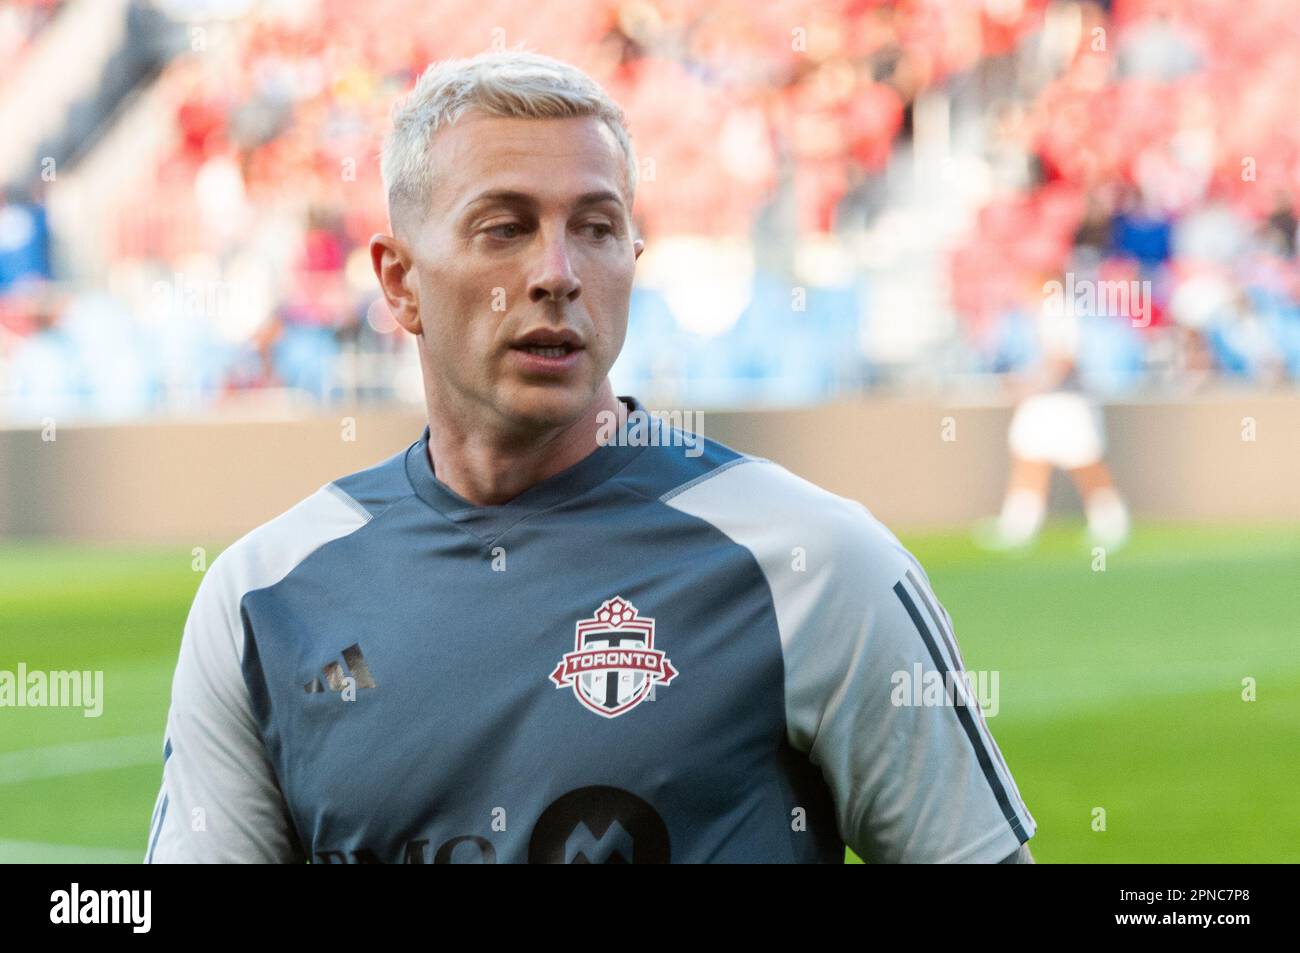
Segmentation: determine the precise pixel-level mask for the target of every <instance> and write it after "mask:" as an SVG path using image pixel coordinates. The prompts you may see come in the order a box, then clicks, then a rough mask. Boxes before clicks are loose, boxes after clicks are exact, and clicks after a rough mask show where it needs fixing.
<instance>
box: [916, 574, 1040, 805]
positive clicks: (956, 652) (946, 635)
mask: <svg viewBox="0 0 1300 953" xmlns="http://www.w3.org/2000/svg"><path fill="white" fill-rule="evenodd" d="M907 578H908V579H910V580H911V582H912V588H913V589H915V590H916V594H917V595H919V596H920V597H921V601H922V602H923V603H925V609H926V611H927V612H928V613H929V614H930V618H931V619H932V620H933V621H934V627H935V628H936V629H938V630H939V634H940V635H942V636H943V640H944V643H945V644H946V645H947V646H948V653H949V655H950V656H951V657H952V660H953V664H954V665H956V666H957V667H958V668H959V669H960V670H961V671H963V672H964V671H966V660H965V659H963V658H962V657H961V649H959V648H958V647H957V638H956V636H954V635H953V633H952V629H951V626H952V620H951V619H950V618H949V617H948V612H947V610H946V609H945V610H943V621H941V620H940V619H939V612H938V611H936V609H935V606H934V602H936V601H938V600H931V599H930V596H929V595H927V593H926V588H927V587H926V586H923V585H921V582H920V580H919V579H917V578H916V576H915V575H914V574H913V573H912V571H911V570H910V569H909V570H908V571H907ZM959 684H960V683H959ZM976 714H977V715H978V718H976V719H975V721H976V724H977V726H978V727H979V728H980V729H981V730H982V732H983V735H984V739H985V742H986V744H987V745H988V747H989V748H990V749H991V750H992V751H993V756H994V757H995V758H997V759H998V764H1000V765H1002V773H1003V774H1004V775H1006V777H1008V778H1010V777H1011V769H1010V768H1008V767H1007V762H1006V760H1005V759H1004V758H1003V757H1002V751H1001V750H1000V749H999V748H998V746H997V743H996V742H994V741H993V736H992V734H991V733H990V732H989V726H988V724H987V723H986V722H985V720H984V712H983V711H982V710H980V709H979V707H978V703H977V705H976ZM1011 793H1012V794H1014V795H1015V797H1016V804H1017V806H1018V807H1019V808H1020V814H1021V816H1022V817H1023V818H1026V819H1028V820H1030V821H1031V823H1032V821H1033V818H1032V817H1031V816H1030V814H1029V807H1028V806H1027V805H1026V804H1025V800H1024V798H1022V797H1021V796H1020V792H1019V791H1018V790H1016V786H1015V782H1012V784H1011Z"/></svg>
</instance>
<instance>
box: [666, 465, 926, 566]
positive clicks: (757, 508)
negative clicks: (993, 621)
mask: <svg viewBox="0 0 1300 953" xmlns="http://www.w3.org/2000/svg"><path fill="white" fill-rule="evenodd" d="M710 443H712V441H710ZM719 446H721V445H719ZM724 449H725V448H724ZM731 453H733V454H734V456H733V457H731V458H730V459H727V460H725V461H724V462H722V463H720V464H719V465H718V466H716V467H713V468H712V469H710V470H709V471H708V472H707V473H705V474H703V475H702V476H701V477H700V478H698V479H696V480H693V481H691V482H689V483H686V484H683V485H682V486H681V487H678V488H675V489H674V490H673V491H672V492H671V493H668V494H665V495H664V497H663V501H664V502H665V503H667V504H668V505H670V506H673V507H675V508H677V509H679V510H681V511H683V512H686V513H690V514H692V515H694V516H697V517H699V518H701V519H705V520H707V521H709V522H711V523H713V524H714V525H715V526H717V527H718V528H719V529H720V530H722V531H723V532H724V533H726V534H727V535H729V536H731V537H732V538H733V539H735V540H736V541H737V542H741V543H742V544H744V545H746V546H748V547H749V548H750V549H751V550H754V551H755V555H758V556H759V557H760V559H762V558H771V559H781V558H783V557H784V558H785V559H786V560H790V559H794V560H799V559H800V558H801V557H803V558H810V557H813V556H816V557H817V561H818V562H819V563H820V564H821V565H823V566H824V567H825V568H826V570H827V571H830V572H833V573H835V574H837V575H845V576H852V575H856V574H860V573H863V572H870V573H873V574H874V573H880V574H882V575H884V576H887V577H891V578H892V577H896V576H898V575H901V574H902V573H903V572H905V571H906V569H907V567H908V566H909V565H911V564H912V563H913V562H914V561H913V559H912V557H911V555H910V554H909V553H908V552H907V550H906V549H905V548H904V547H903V545H902V544H901V543H900V542H899V541H898V538H897V537H896V536H895V535H894V534H893V532H891V531H890V530H889V528H888V527H886V526H885V525H884V524H883V523H882V522H881V521H880V520H879V519H877V518H876V517H875V515H874V514H873V513H872V512H871V511H870V510H869V509H868V508H867V507H866V506H865V505H864V504H863V503H861V502H859V501H858V500H854V499H850V498H848V497H845V496H840V495H839V494H837V493H834V492H832V491H830V490H828V489H826V488H825V487H822V486H819V485H818V484H816V483H813V482H812V481H810V480H807V479H805V478H803V477H801V476H799V475H798V474H796V473H794V472H793V471H791V470H789V469H788V468H786V467H785V466H782V465H781V464H779V463H776V462H775V461H773V460H769V459H767V458H765V457H759V456H754V455H752V454H746V453H740V452H737V451H731Z"/></svg>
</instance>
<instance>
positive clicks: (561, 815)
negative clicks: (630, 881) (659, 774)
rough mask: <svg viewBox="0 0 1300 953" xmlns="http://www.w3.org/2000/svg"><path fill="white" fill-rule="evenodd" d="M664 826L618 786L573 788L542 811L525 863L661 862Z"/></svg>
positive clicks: (665, 847) (666, 852)
mask: <svg viewBox="0 0 1300 953" xmlns="http://www.w3.org/2000/svg"><path fill="white" fill-rule="evenodd" d="M670 859H671V850H670V849H669V844H668V828H667V826H666V825H665V824H664V822H663V818H661V817H660V816H659V813H658V812H657V811H656V810H655V809H654V808H653V807H651V806H650V804H649V803H648V802H646V801H643V800H642V799H641V798H639V797H637V796H636V795H635V794H632V793H631V792H630V791H624V790H623V789H622V788H611V787H589V788H578V789H577V790H576V791H570V792H569V793H568V794H566V795H564V796H563V797H561V798H560V799H559V800H557V801H554V802H553V803H552V804H551V806H550V807H548V808H547V809H546V810H545V811H543V812H542V816H541V817H539V818H538V819H537V824H536V825H535V826H534V827H533V836H532V837H531V838H530V840H529V842H528V862H529V863H530V864H666V863H668V862H669V860H670Z"/></svg>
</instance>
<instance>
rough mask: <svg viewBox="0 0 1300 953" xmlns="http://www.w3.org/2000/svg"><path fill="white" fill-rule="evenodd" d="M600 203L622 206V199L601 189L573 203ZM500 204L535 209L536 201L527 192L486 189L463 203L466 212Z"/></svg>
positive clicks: (585, 206) (579, 197)
mask: <svg viewBox="0 0 1300 953" xmlns="http://www.w3.org/2000/svg"><path fill="white" fill-rule="evenodd" d="M602 202H616V203H618V204H619V205H622V204H623V197H622V196H620V195H619V194H618V193H617V192H610V191H608V190H605V189H602V190H600V191H596V192H584V193H582V194H581V195H579V196H578V197H577V198H576V199H575V200H574V202H573V207H574V208H575V209H579V208H587V207H588V206H591V205H600V204H601V203H602ZM485 204H500V205H515V206H519V207H521V208H536V207H537V205H538V202H537V199H536V198H535V197H533V196H531V195H529V194H528V193H527V192H517V191H515V190H513V189H488V190H487V191H486V192H480V193H479V194H478V195H476V196H474V198H472V199H470V200H469V201H468V202H466V203H465V206H464V208H465V210H466V211H468V210H470V209H472V208H473V207H474V206H477V205H485Z"/></svg>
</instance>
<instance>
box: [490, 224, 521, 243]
mask: <svg viewBox="0 0 1300 953" xmlns="http://www.w3.org/2000/svg"><path fill="white" fill-rule="evenodd" d="M504 229H514V231H513V232H512V233H510V234H506V233H505V232H504V231H503V230H504ZM486 231H487V233H488V234H489V235H491V236H492V237H494V238H505V239H510V238H518V237H519V235H520V233H521V232H522V231H523V226H522V225H520V224H519V223H518V222H506V223H504V224H502V225H493V226H492V227H491V228H489V229H486Z"/></svg>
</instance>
